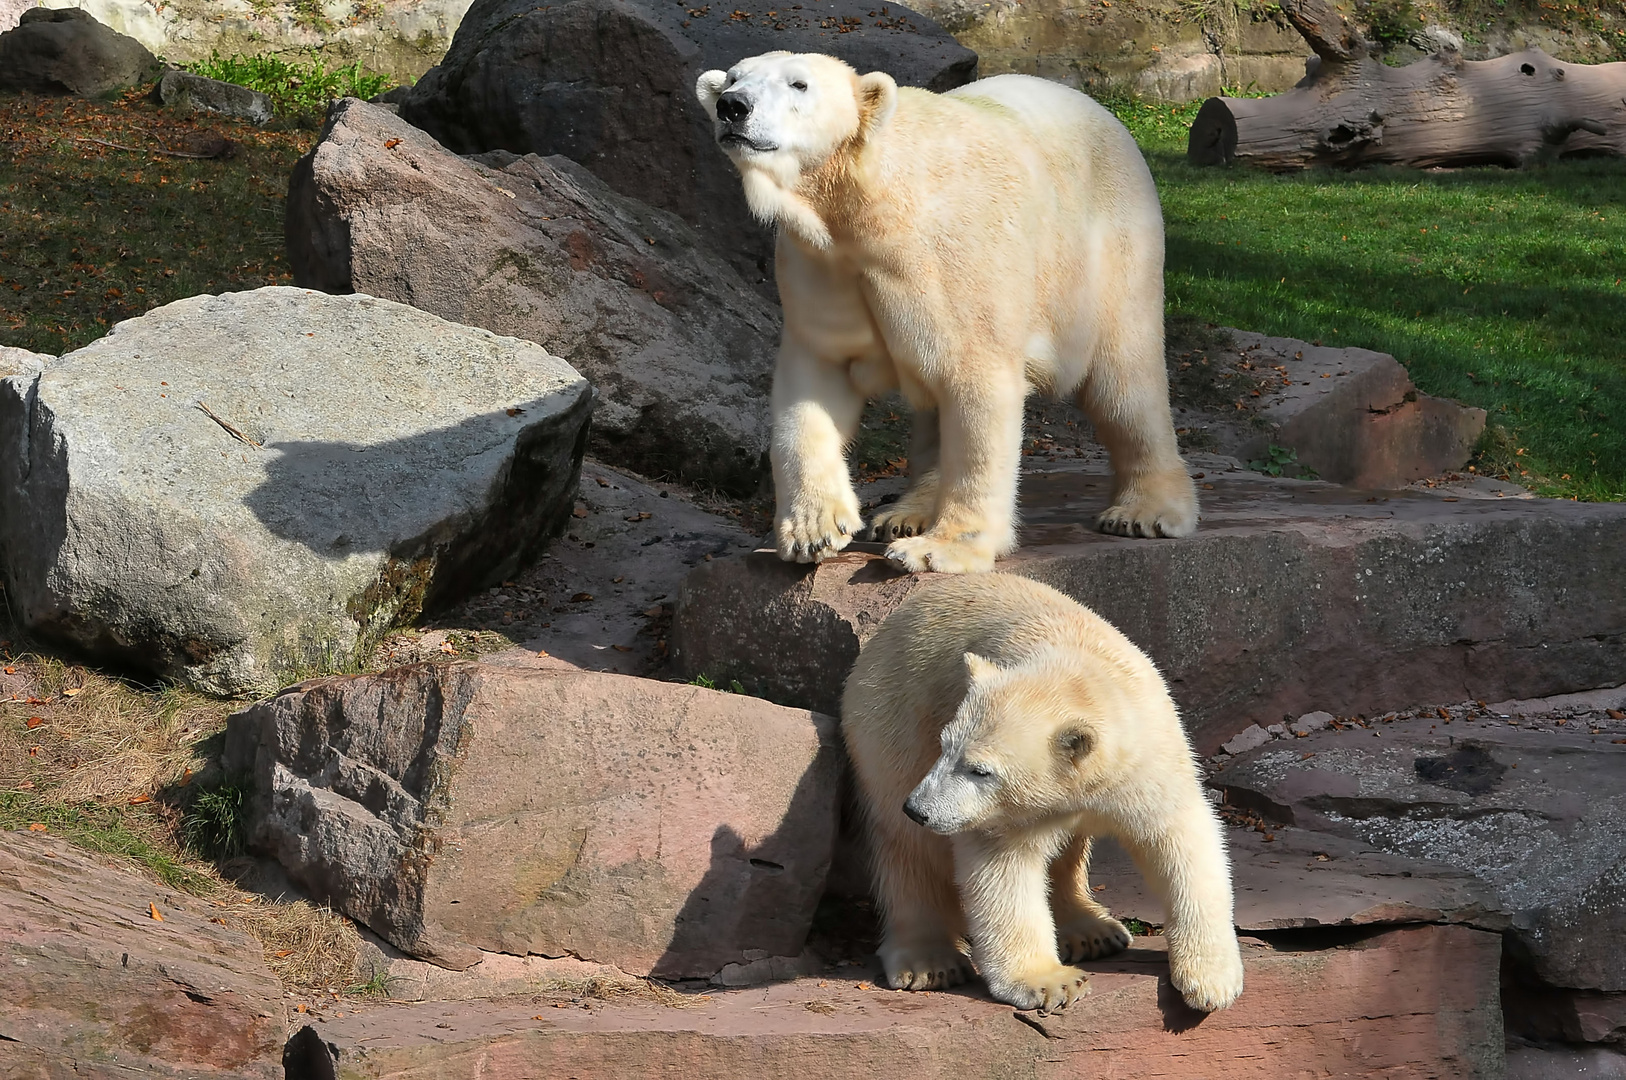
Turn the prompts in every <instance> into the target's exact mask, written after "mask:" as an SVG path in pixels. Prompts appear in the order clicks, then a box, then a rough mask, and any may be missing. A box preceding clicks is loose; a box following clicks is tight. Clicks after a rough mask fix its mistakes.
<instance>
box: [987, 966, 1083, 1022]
mask: <svg viewBox="0 0 1626 1080" xmlns="http://www.w3.org/2000/svg"><path fill="white" fill-rule="evenodd" d="M988 992H989V993H991V994H993V995H994V997H995V998H996V999H998V1000H1000V1001H1003V1002H1005V1004H1007V1005H1014V1006H1016V1007H1017V1008H1018V1009H1038V1010H1039V1011H1040V1012H1041V1013H1050V1012H1056V1011H1057V1010H1059V1009H1065V1008H1066V1007H1067V1006H1068V1005H1071V1004H1072V1003H1073V1002H1075V1001H1077V1000H1078V999H1079V998H1081V997H1083V996H1084V995H1085V994H1087V993H1089V992H1090V977H1089V975H1088V974H1086V973H1085V972H1084V970H1083V969H1082V968H1076V967H1069V966H1067V965H1066V964H1055V965H1051V966H1046V967H1040V968H1034V969H1031V970H1029V971H1026V972H1023V973H1022V974H1021V975H1018V976H1014V977H1012V978H1009V979H1000V980H997V981H995V980H990V981H989V984H988Z"/></svg>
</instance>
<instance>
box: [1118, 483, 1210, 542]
mask: <svg viewBox="0 0 1626 1080" xmlns="http://www.w3.org/2000/svg"><path fill="white" fill-rule="evenodd" d="M1095 527H1096V528H1097V529H1099V530H1101V531H1102V532H1104V533H1111V534H1112V535H1114V536H1147V537H1152V536H1168V537H1176V536H1190V535H1191V534H1192V533H1193V532H1196V531H1197V489H1196V486H1195V485H1194V484H1193V483H1192V481H1191V477H1189V476H1187V475H1186V474H1185V471H1184V470H1181V471H1179V472H1174V473H1158V474H1156V475H1153V476H1146V477H1141V478H1139V479H1137V480H1135V481H1133V482H1132V483H1130V484H1128V485H1126V486H1125V487H1124V489H1123V490H1122V491H1121V492H1119V493H1118V496H1117V498H1116V499H1115V500H1114V502H1113V504H1112V505H1111V506H1109V507H1107V508H1106V510H1104V511H1102V513H1101V516H1100V517H1098V518H1096V519H1095Z"/></svg>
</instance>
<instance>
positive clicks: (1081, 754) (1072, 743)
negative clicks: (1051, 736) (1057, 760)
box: [1059, 727, 1095, 765]
mask: <svg viewBox="0 0 1626 1080" xmlns="http://www.w3.org/2000/svg"><path fill="white" fill-rule="evenodd" d="M1059 742H1060V745H1061V750H1062V753H1064V754H1067V755H1068V756H1070V757H1071V758H1072V759H1073V763H1074V764H1075V765H1076V764H1078V763H1079V762H1080V761H1083V760H1084V759H1085V758H1087V757H1089V756H1090V751H1091V750H1094V749H1095V736H1094V735H1093V734H1091V733H1090V730H1089V729H1088V728H1084V727H1076V728H1069V729H1068V730H1066V731H1063V732H1062V733H1061V736H1060V739H1059Z"/></svg>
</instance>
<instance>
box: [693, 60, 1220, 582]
mask: <svg viewBox="0 0 1626 1080" xmlns="http://www.w3.org/2000/svg"><path fill="white" fill-rule="evenodd" d="M696 93H697V95H698V96H699V99H700V101H701V102H702V104H703V105H704V106H705V108H706V109H707V111H708V113H709V114H710V115H711V117H712V119H713V121H714V124H715V129H716V134H717V137H718V141H719V144H720V145H722V146H723V148H724V150H725V151H726V152H727V153H728V155H729V157H730V158H731V159H732V160H733V161H734V163H735V165H736V166H738V168H739V170H740V173H741V177H742V180H743V182H744V187H745V194H746V199H747V202H748V203H749V205H750V206H751V209H752V212H753V213H754V214H756V215H757V216H758V217H760V218H761V219H762V220H764V221H768V222H772V223H775V224H777V225H778V226H779V227H780V232H779V242H778V250H777V256H776V266H777V272H778V277H779V292H780V297H781V299H782V301H783V303H784V308H785V329H784V335H783V339H782V341H781V346H780V355H779V363H778V367H777V369H776V373H775V385H774V395H773V399H774V400H773V415H774V429H775V434H774V441H773V453H772V458H773V463H774V482H775V491H776V494H777V496H778V503H779V509H778V521H777V526H776V530H777V538H778V546H779V554H780V556H781V557H783V558H785V559H791V560H795V561H799V562H809V561H816V560H818V559H821V558H824V557H827V556H829V555H831V554H834V553H835V552H837V551H840V550H841V549H842V548H844V547H846V546H847V544H848V543H850V542H851V540H852V538H853V536H854V535H856V534H857V533H858V531H859V530H860V529H861V528H862V527H863V522H862V520H861V519H860V517H859V514H858V512H857V499H856V497H855V496H854V495H853V491H852V482H851V480H850V478H849V475H848V469H847V462H846V458H845V454H844V447H845V446H846V445H847V444H848V443H850V442H851V440H852V438H853V436H854V435H855V434H856V431H857V423H858V416H859V414H860V412H861V411H862V408H863V404H864V401H865V400H866V399H868V398H872V397H876V396H879V395H881V394H884V393H887V392H889V391H891V390H893V389H899V390H901V391H902V393H903V394H904V396H905V397H906V398H907V399H908V400H909V402H910V404H911V406H912V407H913V408H914V410H915V413H916V415H915V428H916V432H915V438H916V447H917V449H916V450H915V451H913V452H912V453H911V460H910V473H911V477H912V487H911V489H910V491H909V493H908V494H907V495H905V496H904V498H903V499H902V500H901V501H900V502H899V503H897V504H895V505H894V506H892V507H891V508H889V509H887V510H885V511H883V512H882V513H881V514H880V515H878V516H877V518H876V520H875V522H874V523H873V525H872V529H873V531H874V532H875V533H876V534H877V535H879V536H881V537H882V538H884V539H888V540H891V541H892V543H891V546H890V547H889V548H888V551H887V554H888V556H889V557H890V558H892V559H893V560H894V561H896V562H898V563H900V564H901V565H903V566H904V567H906V568H908V569H910V570H939V571H949V572H956V571H973V570H987V569H989V568H991V567H992V566H993V562H994V559H995V558H997V557H998V556H1000V555H1003V554H1006V553H1008V552H1009V551H1011V550H1012V549H1013V548H1014V547H1015V546H1016V484H1017V474H1018V466H1019V463H1020V454H1021V441H1022V403H1023V399H1024V398H1025V397H1026V395H1027V393H1028V392H1029V390H1030V388H1039V389H1043V390H1047V391H1049V392H1052V393H1055V394H1060V395H1075V396H1076V398H1077V401H1078V403H1079V405H1080V407H1081V408H1083V409H1084V410H1085V411H1086V412H1087V413H1089V415H1090V417H1091V419H1092V420H1093V421H1094V424H1095V428H1096V433H1097V435H1098V437H1099V438H1100V439H1101V440H1102V442H1103V443H1104V444H1105V445H1106V447H1107V449H1108V450H1109V451H1110V452H1111V455H1112V459H1113V468H1114V473H1115V479H1114V487H1113V496H1112V504H1111V506H1109V508H1108V509H1107V510H1106V511H1105V512H1104V513H1103V514H1102V515H1101V516H1100V518H1099V519H1098V525H1099V526H1100V527H1101V528H1102V529H1104V530H1106V531H1109V532H1116V533H1120V534H1123V535H1132V536H1133V535H1138V536H1184V535H1186V534H1188V533H1190V532H1191V531H1192V530H1193V529H1195V528H1196V524H1197V496H1196V489H1195V485H1193V484H1192V482H1191V479H1190V477H1189V476H1187V474H1186V471H1185V465H1184V463H1183V462H1182V461H1181V460H1180V456H1179V451H1178V448H1177V445H1176V442H1175V437H1174V427H1173V424H1172V423H1171V421H1170V416H1169V408H1168V385H1167V378H1166V375H1165V372H1164V366H1163V224H1162V217H1161V214H1160V212H1159V209H1158V203H1157V192H1156V190H1155V189H1154V187H1153V185H1152V179H1151V175H1150V173H1149V172H1148V171H1147V169H1146V164H1145V162H1144V161H1143V160H1142V159H1141V157H1140V154H1139V152H1138V150H1137V149H1136V148H1135V144H1134V141H1133V140H1132V139H1131V138H1130V137H1129V134H1128V132H1127V131H1125V130H1124V128H1123V126H1122V125H1121V124H1119V123H1118V122H1117V121H1116V120H1115V119H1114V118H1113V117H1112V116H1111V114H1110V113H1108V112H1107V111H1106V110H1104V109H1102V108H1101V107H1100V106H1099V105H1097V104H1096V103H1095V102H1093V101H1091V100H1090V99H1089V98H1087V97H1085V96H1084V95H1082V94H1080V93H1077V92H1076V91H1073V90H1069V89H1067V88H1065V87H1061V86H1057V85H1055V84H1053V83H1049V82H1045V81H1044V80H1041V79H1033V78H1028V77H1025V76H1019V75H1002V76H999V77H997V78H993V79H987V80H984V81H982V82H978V83H973V84H971V85H970V86H966V87H962V88H960V89H958V90H955V91H953V92H952V93H950V94H945V95H938V94H931V93H928V92H927V91H924V90H916V89H908V88H905V89H899V88H898V86H897V85H896V84H895V83H894V82H893V80H892V79H891V78H890V77H889V76H887V75H884V74H881V73H872V74H868V75H864V76H859V75H858V74H856V73H855V72H854V71H853V70H852V69H851V68H849V67H848V66H847V65H845V64H843V63H841V62H840V61H838V60H835V59H833V58H831V57H828V56H819V55H813V54H791V53H768V54H766V55H764V56H758V57H752V58H750V59H747V60H742V61H741V62H740V63H738V64H736V65H735V66H734V67H733V68H731V69H730V70H729V71H727V72H722V71H709V72H707V73H706V74H704V75H702V76H701V77H700V80H699V82H698V84H697V86H696ZM742 104H743V105H745V106H746V107H747V108H748V112H746V114H745V115H744V116H743V117H742V116H739V115H738V111H739V108H740V106H741V105H742ZM724 114H728V115H724Z"/></svg>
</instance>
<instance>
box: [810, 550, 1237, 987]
mask: <svg viewBox="0 0 1626 1080" xmlns="http://www.w3.org/2000/svg"><path fill="white" fill-rule="evenodd" d="M842 730H843V733H844V735H845V737H846V741H847V749H848V753H849V755H850V756H851V758H852V763H853V769H854V771H855V773H856V775H857V778H858V787H859V792H860V801H861V803H862V806H863V809H864V813H865V817H866V823H867V825H868V829H869V832H870V836H871V839H872V854H873V858H874V873H875V884H876V891H877V898H878V899H879V901H880V902H881V905H882V907H883V909H884V914H885V919H886V925H885V934H884V936H883V939H882V943H881V950H880V954H881V960H882V963H883V964H884V965H885V967H886V974H887V979H888V980H889V981H890V983H891V985H892V986H893V987H894V988H897V989H916V990H920V989H929V988H937V987H941V986H947V985H951V984H953V983H955V982H959V981H961V980H963V979H965V978H966V977H967V976H968V975H969V973H970V964H969V963H968V961H967V958H966V956H965V954H964V953H963V952H962V951H961V943H962V941H963V940H965V939H969V940H970V942H971V943H972V944H971V950H970V952H971V959H972V960H974V961H975V963H976V966H977V969H978V970H979V971H980V972H981V973H982V975H983V978H984V979H986V980H987V983H988V988H989V991H990V992H991V993H992V994H993V995H994V996H995V997H996V998H998V999H999V1000H1001V1001H1005V1002H1009V1003H1010V1004H1012V1005H1015V1006H1017V1007H1018V1008H1023V1009H1027V1008H1041V1009H1055V1008H1061V1007H1063V1006H1065V1005H1066V1004H1067V1003H1068V1002H1069V1001H1071V1000H1073V999H1074V998H1075V997H1077V996H1078V995H1079V994H1081V993H1083V992H1084V989H1085V981H1086V980H1085V974H1084V972H1083V971H1082V970H1081V969H1079V968H1076V967H1071V966H1069V965H1068V964H1067V963H1064V961H1076V960H1084V959H1091V958H1094V957H1097V956H1104V955H1108V954H1110V953H1115V952H1118V951H1119V950H1121V949H1123V948H1125V947H1126V946H1127V945H1128V944H1129V942H1130V935H1129V932H1128V931H1127V930H1126V929H1125V928H1124V926H1123V924H1122V923H1120V922H1118V921H1117V920H1116V919H1114V918H1112V916H1111V914H1110V913H1109V912H1108V911H1107V909H1106V908H1104V907H1102V906H1101V905H1100V904H1099V903H1098V902H1097V901H1096V900H1095V899H1094V895H1093V894H1092V892H1091V891H1090V887H1089V881H1088V868H1089V853H1090V841H1091V838H1092V837H1096V836H1112V837H1115V838H1116V839H1117V840H1118V841H1119V842H1120V843H1122V844H1123V846H1124V847H1125V849H1126V850H1127V851H1128V852H1129V853H1130V855H1131V856H1132V857H1133V858H1134V860H1135V862H1136V865H1137V866H1138V867H1139V868H1140V870H1141V872H1142V873H1143V874H1144V875H1145V877H1146V880H1147V882H1148V884H1149V885H1150V886H1151V887H1152V888H1153V890H1154V891H1156V892H1157V893H1158V894H1159V895H1161V896H1162V897H1163V898H1164V903H1165V911H1166V931H1165V932H1166V934H1167V935H1168V945H1169V972H1170V977H1171V979H1172V981H1173V983H1174V986H1175V988H1176V989H1178V990H1179V991H1180V992H1181V994H1182V995H1184V997H1185V999H1186V1002H1187V1003H1188V1004H1190V1005H1191V1006H1192V1007H1193V1008H1197V1009H1201V1010H1203V1011H1205V1012H1206V1011H1212V1010H1214V1009H1222V1008H1225V1007H1226V1006H1228V1005H1230V1004H1231V1003H1232V1002H1234V1001H1235V1000H1236V998H1237V995H1238V994H1240V993H1241V992H1242V957H1241V952H1240V950H1239V949H1238V946H1237V941H1236V934H1235V932H1234V929H1233V926H1232V921H1231V918H1232V917H1231V872H1230V864H1229V861H1228V860H1227V858H1226V854H1225V843H1224V836H1223V833H1222V832H1221V829H1220V825H1219V821H1218V819H1217V818H1216V816H1215V815H1214V811H1213V809H1212V807H1210V806H1209V804H1208V801H1207V800H1206V799H1204V798H1203V793H1202V789H1201V785H1200V782H1199V780H1198V775H1197V768H1196V763H1195V761H1194V759H1193V757H1192V752H1191V746H1190V743H1189V742H1188V741H1187V739H1186V736H1185V732H1184V730H1183V729H1182V728H1181V726H1180V719H1179V717H1178V715H1177V714H1176V712H1175V707H1174V702H1173V701H1172V700H1171V699H1170V698H1169V694H1168V691H1167V689H1166V688H1165V686H1164V684H1163V680H1162V678H1161V677H1160V676H1159V675H1158V673H1157V670H1156V669H1155V668H1154V667H1153V666H1152V663H1151V661H1150V660H1148V659H1147V658H1146V656H1145V655H1144V654H1142V653H1141V652H1140V650H1138V649H1136V648H1135V646H1134V645H1133V644H1131V643H1130V641H1129V640H1128V639H1127V638H1125V637H1124V636H1123V635H1122V634H1121V633H1119V632H1118V631H1117V630H1115V629H1114V628H1113V627H1112V626H1110V625H1109V624H1108V623H1106V622H1105V621H1104V620H1102V619H1101V618H1100V617H1099V616H1097V615H1095V614H1094V613H1092V612H1091V611H1089V610H1088V609H1087V608H1085V607H1083V606H1081V605H1080V604H1078V603H1076V602H1074V601H1073V600H1071V599H1069V598H1068V597H1066V596H1063V595H1062V594H1061V593H1059V592H1057V591H1056V590H1054V589H1052V588H1050V587H1049V586H1047V585H1041V584H1039V583H1037V582H1034V581H1029V580H1027V579H1025V578H1019V577H1012V576H1008V575H1005V574H979V575H976V576H973V577H960V578H942V579H938V580H935V581H931V582H929V583H927V584H925V585H922V586H921V587H920V588H919V589H918V590H916V591H915V592H914V593H913V594H912V595H911V596H910V597H909V599H908V600H907V601H905V602H904V604H903V605H902V606H900V607H899V608H898V610H897V611H896V612H894V613H893V614H892V616H891V617H890V618H888V619H887V621H886V623H885V624H884V625H883V626H882V627H881V629H880V630H879V631H878V632H877V633H876V635H875V637H874V638H872V639H871V640H870V641H869V643H868V644H867V645H865V647H864V649H863V652H862V653H861V654H860V655H859V658H858V663H857V665H856V666H855V667H854V669H853V673H852V675H851V677H850V678H849V679H848V680H847V688H846V696H845V698H844V700H843V702H842ZM911 813H913V814H914V815H915V816H916V817H918V818H920V819H922V820H921V821H920V822H919V823H917V822H916V821H914V820H911V818H910V816H909V815H910V814H911Z"/></svg>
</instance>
